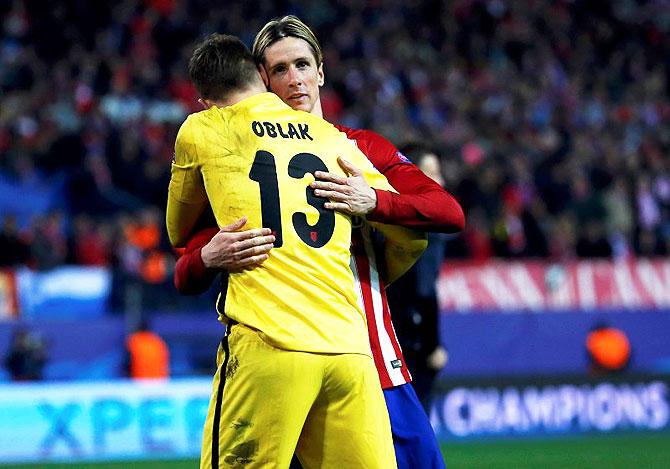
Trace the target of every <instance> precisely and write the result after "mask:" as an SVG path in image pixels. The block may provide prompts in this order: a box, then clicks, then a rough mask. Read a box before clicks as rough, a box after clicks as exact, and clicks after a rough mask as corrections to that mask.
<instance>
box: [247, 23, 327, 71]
mask: <svg viewBox="0 0 670 469" xmlns="http://www.w3.org/2000/svg"><path fill="white" fill-rule="evenodd" d="M285 37H295V38H298V39H302V40H303V41H305V42H306V43H307V44H308V45H309V48H310V49H311V50H312V55H313V56H314V59H315V60H316V65H317V66H318V65H321V63H322V62H323V52H322V51H321V44H319V41H318V39H317V38H316V36H315V35H314V33H313V32H312V30H311V29H309V26H307V25H306V24H305V23H303V22H302V21H300V19H299V18H298V17H297V16H294V15H287V16H284V17H283V18H275V19H272V20H270V21H268V22H267V23H266V24H265V26H263V28H262V29H261V30H260V31H259V32H258V34H256V38H255V39H254V45H253V46H252V48H251V53H252V54H253V55H254V60H256V63H258V64H261V63H263V62H264V60H265V58H264V55H265V49H267V48H268V47H270V46H271V45H272V44H274V43H275V42H277V41H279V40H280V39H282V38H285Z"/></svg>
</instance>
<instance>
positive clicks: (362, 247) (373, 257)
mask: <svg viewBox="0 0 670 469" xmlns="http://www.w3.org/2000/svg"><path fill="white" fill-rule="evenodd" d="M375 251H376V250H375V248H374V246H373V244H372V240H371V238H370V230H369V228H368V227H367V226H362V227H359V228H356V229H354V231H353V233H352V239H351V271H352V272H353V274H354V280H355V285H356V287H357V288H356V293H357V296H358V305H359V306H360V307H361V309H362V310H363V311H365V317H366V319H367V324H368V337H369V339H370V349H371V350H372V357H373V358H374V361H375V366H376V367H377V373H379V381H380V382H381V385H382V388H383V389H386V388H390V387H393V386H399V385H401V384H405V383H409V382H410V381H411V380H412V376H411V375H410V373H409V370H408V369H407V365H406V364H405V361H404V360H403V357H402V350H401V348H400V344H399V343H398V338H397V337H396V334H395V329H394V328H393V322H392V321H391V313H390V311H389V307H388V301H387V300H386V293H385V291H384V283H383V282H382V280H381V278H380V277H379V271H378V269H377V253H376V252H375Z"/></svg>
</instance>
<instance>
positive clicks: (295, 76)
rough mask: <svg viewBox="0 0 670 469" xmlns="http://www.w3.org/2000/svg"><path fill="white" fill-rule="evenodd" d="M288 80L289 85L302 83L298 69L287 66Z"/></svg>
mask: <svg viewBox="0 0 670 469" xmlns="http://www.w3.org/2000/svg"><path fill="white" fill-rule="evenodd" d="M288 80H289V83H290V84H291V85H294V86H295V85H300V84H301V83H302V78H301V77H300V73H299V72H298V70H296V69H295V67H289V69H288Z"/></svg>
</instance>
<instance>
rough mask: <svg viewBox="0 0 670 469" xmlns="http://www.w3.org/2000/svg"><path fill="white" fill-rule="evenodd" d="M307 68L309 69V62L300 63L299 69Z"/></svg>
mask: <svg viewBox="0 0 670 469" xmlns="http://www.w3.org/2000/svg"><path fill="white" fill-rule="evenodd" d="M305 67H309V62H306V61H301V62H298V68H305Z"/></svg>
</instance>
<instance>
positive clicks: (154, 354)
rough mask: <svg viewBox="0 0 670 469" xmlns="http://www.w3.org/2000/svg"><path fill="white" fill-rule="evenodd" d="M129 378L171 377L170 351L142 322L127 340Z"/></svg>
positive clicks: (143, 321)
mask: <svg viewBox="0 0 670 469" xmlns="http://www.w3.org/2000/svg"><path fill="white" fill-rule="evenodd" d="M126 351H127V360H126V364H127V365H126V368H127V372H128V376H129V377H130V378H132V379H166V378H169V377H170V350H169V348H168V346H167V344H166V343H165V341H164V340H163V339H162V338H161V337H160V336H159V335H158V334H156V333H155V332H152V331H151V330H150V328H149V323H148V322H147V321H146V320H142V321H141V322H140V324H139V326H138V327H137V329H136V330H135V332H133V333H132V334H130V335H129V336H128V339H127V340H126Z"/></svg>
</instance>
